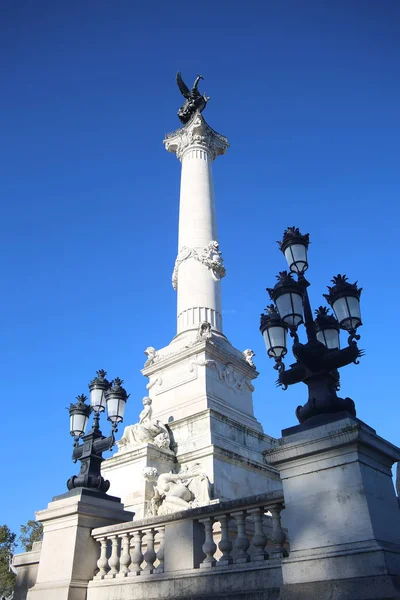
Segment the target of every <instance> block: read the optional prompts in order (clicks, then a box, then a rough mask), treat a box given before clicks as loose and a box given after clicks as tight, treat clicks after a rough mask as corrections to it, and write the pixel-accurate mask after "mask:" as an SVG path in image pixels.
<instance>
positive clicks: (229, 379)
mask: <svg viewBox="0 0 400 600" xmlns="http://www.w3.org/2000/svg"><path fill="white" fill-rule="evenodd" d="M196 366H200V367H208V368H210V367H213V368H215V370H216V371H217V374H218V377H219V379H221V381H224V382H225V384H226V386H227V387H228V388H229V389H231V390H233V391H234V392H237V391H239V392H241V391H242V389H243V387H244V386H245V385H246V386H247V387H248V388H249V390H250V391H251V392H254V385H252V384H251V383H250V380H249V379H246V377H243V376H242V375H237V374H236V373H235V369H234V365H233V364H232V363H226V364H224V365H222V367H220V365H219V364H218V362H217V361H215V360H197V359H196V360H194V361H193V362H191V363H190V366H189V371H190V372H193V371H194V370H195V367H196Z"/></svg>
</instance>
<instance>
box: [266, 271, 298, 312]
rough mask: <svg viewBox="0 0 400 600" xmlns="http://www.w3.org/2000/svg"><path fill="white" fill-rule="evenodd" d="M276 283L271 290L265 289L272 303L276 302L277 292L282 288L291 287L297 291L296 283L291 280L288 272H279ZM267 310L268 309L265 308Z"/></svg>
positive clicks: (291, 277)
mask: <svg viewBox="0 0 400 600" xmlns="http://www.w3.org/2000/svg"><path fill="white" fill-rule="evenodd" d="M276 279H277V283H276V284H275V286H274V287H273V288H267V292H268V293H269V297H270V298H271V300H272V301H273V302H275V301H276V297H277V291H279V290H281V289H282V288H286V287H291V288H293V289H294V288H295V289H296V290H297V287H298V286H297V282H296V281H295V280H294V279H293V275H292V274H291V273H289V272H288V271H279V273H278V275H276ZM270 306H274V305H273V304H272V305H270ZM267 310H268V307H267Z"/></svg>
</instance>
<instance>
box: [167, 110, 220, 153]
mask: <svg viewBox="0 0 400 600" xmlns="http://www.w3.org/2000/svg"><path fill="white" fill-rule="evenodd" d="M163 143H164V146H165V148H166V150H168V152H173V153H174V154H176V156H177V158H178V159H179V160H180V161H182V160H183V158H184V156H185V154H186V152H187V151H188V150H190V149H192V148H199V149H201V150H203V151H205V152H206V153H207V155H208V156H209V157H210V159H211V160H212V161H213V160H214V159H215V157H216V156H219V155H221V154H225V152H226V151H227V149H228V148H229V142H228V140H227V138H226V137H225V136H223V135H221V134H220V133H217V132H216V131H214V129H212V128H211V127H210V126H209V125H208V123H207V122H206V121H205V119H204V117H203V116H202V115H201V113H199V112H196V113H195V114H194V115H193V117H192V118H191V119H190V121H189V122H188V123H186V125H184V126H183V127H180V128H179V129H177V130H175V131H173V132H172V133H167V135H166V136H165V139H164V142H163ZM201 158H203V157H201Z"/></svg>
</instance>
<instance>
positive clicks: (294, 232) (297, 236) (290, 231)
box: [277, 226, 310, 253]
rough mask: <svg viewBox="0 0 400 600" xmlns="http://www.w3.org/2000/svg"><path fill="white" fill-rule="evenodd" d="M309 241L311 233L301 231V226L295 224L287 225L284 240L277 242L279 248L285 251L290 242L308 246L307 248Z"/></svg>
mask: <svg viewBox="0 0 400 600" xmlns="http://www.w3.org/2000/svg"><path fill="white" fill-rule="evenodd" d="M309 243H310V234H309V233H305V234H304V235H303V234H302V233H300V230H299V228H298V227H294V226H293V227H287V228H286V229H285V231H284V232H283V238H282V240H281V241H278V242H277V244H278V245H279V248H280V249H281V250H282V252H283V253H284V252H285V250H286V248H287V246H288V245H289V244H302V245H303V246H306V248H308V245H309Z"/></svg>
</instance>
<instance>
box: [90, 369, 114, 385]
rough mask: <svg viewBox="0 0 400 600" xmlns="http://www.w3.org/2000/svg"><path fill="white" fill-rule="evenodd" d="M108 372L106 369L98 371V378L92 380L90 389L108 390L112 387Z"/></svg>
mask: <svg viewBox="0 0 400 600" xmlns="http://www.w3.org/2000/svg"><path fill="white" fill-rule="evenodd" d="M106 375H107V371H105V370H104V369H99V370H98V371H96V377H94V379H92V381H91V382H90V383H89V386H88V387H89V389H93V388H94V387H97V388H101V389H105V390H107V389H108V388H109V387H110V385H111V384H110V382H109V381H108V380H107V379H106Z"/></svg>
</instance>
